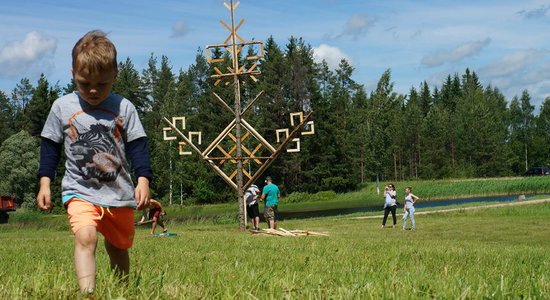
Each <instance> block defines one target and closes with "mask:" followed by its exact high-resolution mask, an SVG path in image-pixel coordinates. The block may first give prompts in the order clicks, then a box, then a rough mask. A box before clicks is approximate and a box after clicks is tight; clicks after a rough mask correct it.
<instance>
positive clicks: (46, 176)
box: [36, 138, 61, 210]
mask: <svg viewBox="0 0 550 300" xmlns="http://www.w3.org/2000/svg"><path fill="white" fill-rule="evenodd" d="M60 159H61V144H60V143H56V142H54V141H52V140H50V139H47V138H42V140H41V142H40V167H39V169H38V178H39V180H40V190H39V191H38V194H37V195H36V203H37V204H38V208H40V209H41V210H49V209H51V208H52V202H51V190H50V184H51V181H52V180H53V179H54V178H55V169H56V168H57V165H58V164H59V160H60Z"/></svg>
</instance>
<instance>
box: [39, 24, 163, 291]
mask: <svg viewBox="0 0 550 300" xmlns="http://www.w3.org/2000/svg"><path fill="white" fill-rule="evenodd" d="M116 53H117V52H116V48H115V45H114V44H113V43H112V42H111V41H110V40H109V39H108V38H107V34H106V33H104V32H102V31H99V30H94V31H90V32H88V33H87V34H85V35H84V36H83V37H82V38H81V39H80V40H78V42H77V43H76V44H75V46H74V48H73V50H72V69H71V71H72V75H73V79H74V83H75V85H76V91H75V92H73V93H70V94H67V95H65V96H63V97H60V98H58V99H57V100H55V102H54V103H53V104H52V107H51V109H50V112H49V115H48V118H47V119H46V122H45V124H44V128H43V129H42V133H41V137H42V140H41V144H40V167H39V170H38V178H39V180H40V190H39V191H38V194H37V196H36V201H37V205H38V207H39V208H40V209H41V210H49V209H51V208H52V201H51V198H50V197H51V188H50V184H51V181H53V180H54V178H55V173H56V168H57V165H58V164H59V161H60V159H61V151H62V148H64V149H65V156H66V163H65V167H66V170H65V175H64V177H63V181H62V183H61V196H62V201H63V204H64V206H65V207H66V209H67V214H68V216H69V222H70V224H71V229H72V232H73V234H74V236H75V239H74V244H75V247H74V265H75V269H76V276H77V280H78V284H79V286H80V291H81V293H82V294H83V295H84V296H85V297H88V296H87V295H91V296H92V297H93V293H94V289H95V284H96V248H97V242H98V240H99V237H98V235H99V234H98V233H101V234H102V235H103V236H104V237H105V250H106V251H107V254H108V255H109V260H110V266H111V269H112V270H113V271H114V273H115V274H116V275H119V276H121V277H122V278H128V277H127V275H128V272H129V270H130V258H129V253H128V252H129V251H128V250H129V249H130V248H131V247H132V244H133V240H134V233H135V228H134V210H135V209H136V208H137V209H138V210H139V209H142V208H145V207H147V206H148V205H149V194H150V191H149V183H150V181H151V178H152V175H153V173H152V169H151V164H150V155H149V151H148V150H147V136H146V134H145V130H144V129H143V125H142V124H141V122H140V120H139V115H138V112H137V110H136V108H135V106H134V105H133V104H132V103H131V102H130V101H129V100H128V99H126V98H124V97H122V96H119V95H117V94H114V93H111V90H112V87H113V84H114V83H115V80H116V77H117V73H118V63H117V59H116ZM130 166H132V168H133V171H134V172H133V173H134V175H135V179H136V182H137V184H136V185H135V186H134V182H133V180H132V176H131V175H130V174H131V171H132V170H131V169H130ZM105 289H108V288H105Z"/></svg>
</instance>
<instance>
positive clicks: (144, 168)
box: [126, 137, 153, 209]
mask: <svg viewBox="0 0 550 300" xmlns="http://www.w3.org/2000/svg"><path fill="white" fill-rule="evenodd" d="M126 154H127V155H128V158H129V159H130V162H131V164H132V167H133V168H134V174H135V175H136V177H137V179H138V182H137V185H136V191H135V197H136V202H137V209H142V208H143V207H146V206H147V205H149V196H150V195H149V183H150V182H151V179H152V178H153V170H152V169H151V159H150V156H149V150H148V149H147V138H146V137H141V138H138V139H135V140H133V141H131V142H128V143H127V144H126Z"/></svg>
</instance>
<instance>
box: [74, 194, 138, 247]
mask: <svg viewBox="0 0 550 300" xmlns="http://www.w3.org/2000/svg"><path fill="white" fill-rule="evenodd" d="M67 213H68V214H69V222H70V223H71V228H72V231H73V233H76V232H77V231H78V230H79V229H81V228H82V227H84V226H94V227H96V229H97V231H99V232H101V234H103V236H104V237H105V239H106V240H107V241H108V242H109V243H111V245H113V246H115V247H117V248H119V249H123V250H126V249H129V248H130V247H132V244H133V241H134V233H135V229H134V209H133V208H131V207H110V208H107V207H101V206H98V205H94V204H92V203H90V202H88V201H85V200H81V199H77V198H73V199H71V200H70V201H69V202H67Z"/></svg>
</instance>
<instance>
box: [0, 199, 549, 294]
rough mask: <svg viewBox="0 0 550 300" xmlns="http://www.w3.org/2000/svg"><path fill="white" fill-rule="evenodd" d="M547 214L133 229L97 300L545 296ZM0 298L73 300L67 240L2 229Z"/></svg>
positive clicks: (501, 212) (492, 212) (522, 209)
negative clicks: (295, 233)
mask: <svg viewBox="0 0 550 300" xmlns="http://www.w3.org/2000/svg"><path fill="white" fill-rule="evenodd" d="M549 217H550V205H549V204H539V205H532V206H517V207H506V208H495V209H486V210H478V211H468V212H465V211H463V212H454V213H451V214H436V215H429V216H422V215H419V216H417V231H401V230H400V229H380V228H379V226H380V220H378V219H363V220H357V219H348V218H317V219H308V220H289V221H283V222H281V223H280V227H283V228H286V229H304V230H314V231H324V232H328V233H329V234H330V235H329V236H328V237H275V236H259V235H253V234H250V233H248V232H242V231H238V230H236V229H235V228H236V227H237V225H236V223H232V224H227V225H211V224H206V223H198V224H191V223H187V224H184V225H178V224H174V223H169V227H170V229H171V231H173V232H176V233H178V236H176V237H170V238H153V237H150V236H149V235H148V234H147V233H148V229H146V228H139V229H138V232H137V236H136V240H135V244H134V247H133V248H132V250H131V264H132V269H131V274H130V278H129V281H128V284H121V283H119V282H117V279H116V277H114V276H113V275H112V273H111V272H110V271H109V269H108V259H107V256H106V254H105V251H104V250H103V249H102V247H101V246H99V247H98V251H97V256H98V276H97V281H98V283H97V285H98V286H97V297H98V299H117V298H126V299H381V298H382V299H383V298H392V299H426V298H442V299H482V298H487V299H502V298H511V299H517V298H532V299H548V298H550V280H549V278H548V270H550V252H549V251H548V249H550V239H548V238H547V228H548V227H549V226H550V218H549ZM0 239H1V241H2V243H0V253H2V255H0V265H1V266H3V267H2V268H0V278H1V280H0V298H1V299H77V298H78V293H77V283H76V279H75V275H74V269H73V263H72V253H73V250H72V248H73V236H72V235H71V234H70V233H69V231H55V230H53V231H46V230H39V231H37V230H34V229H33V228H30V227H26V228H22V227H17V226H16V225H15V224H8V225H7V226H2V227H0Z"/></svg>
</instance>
